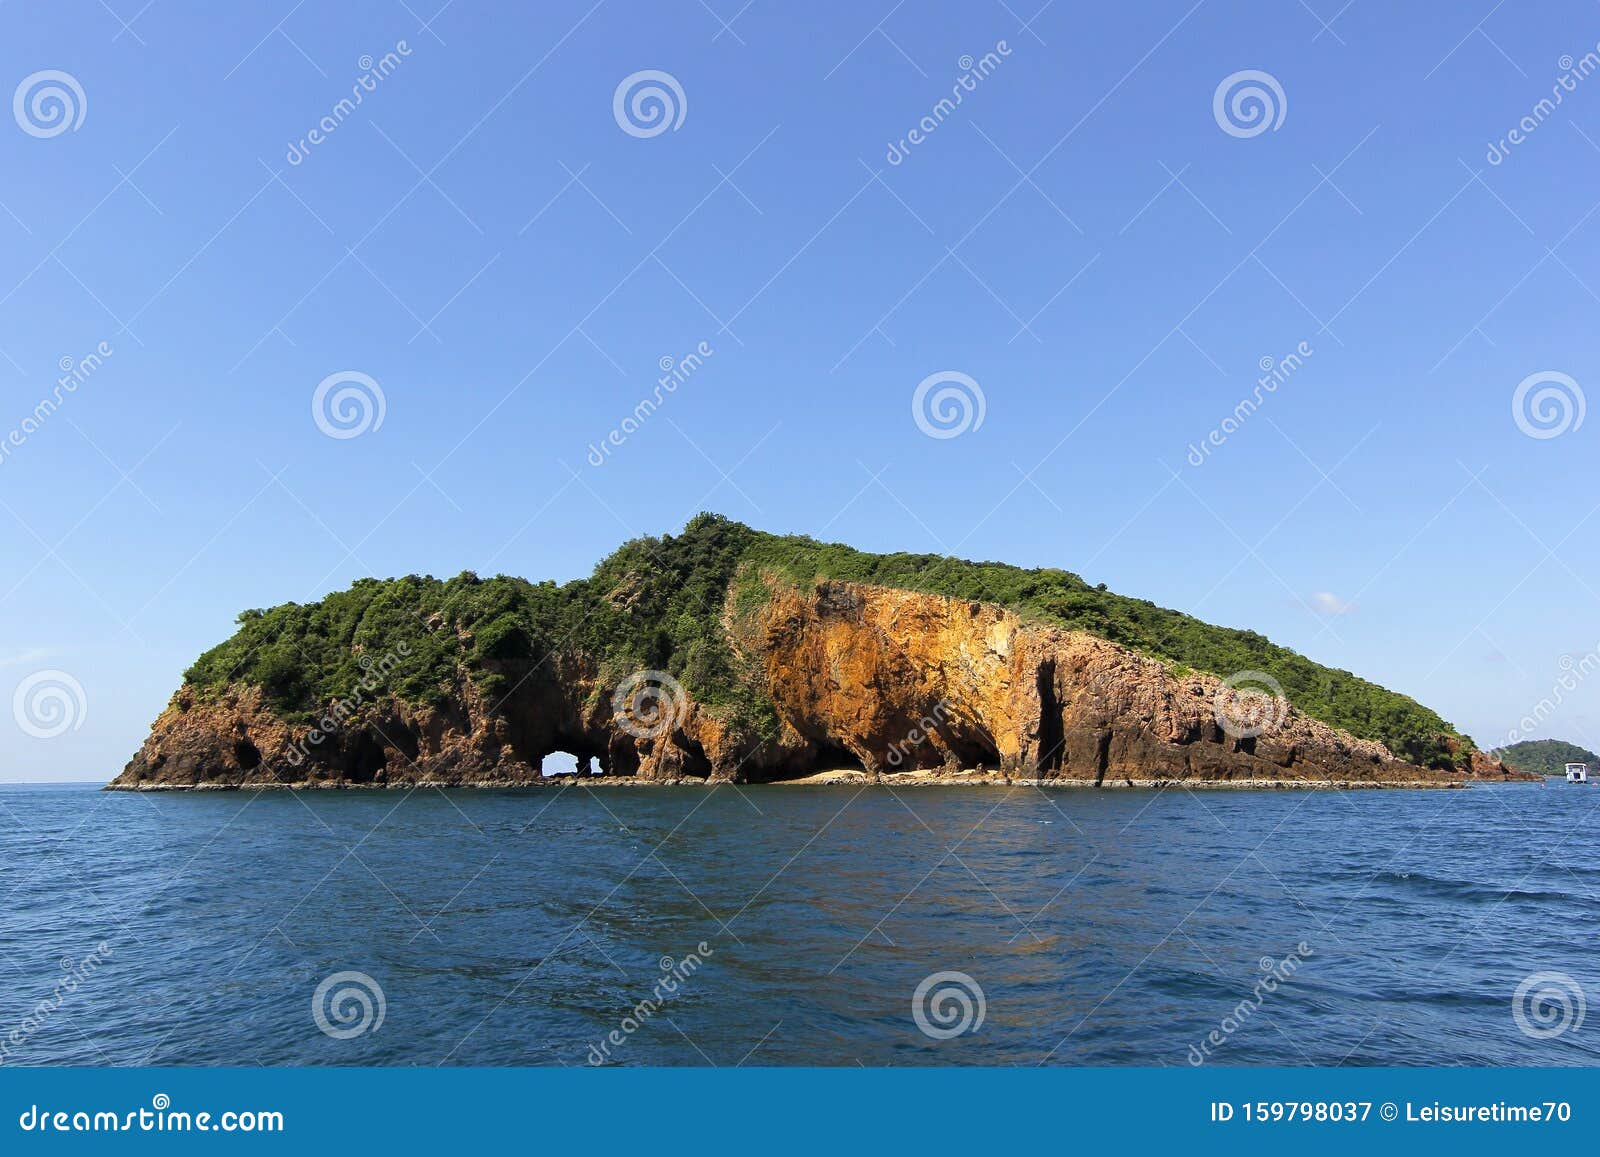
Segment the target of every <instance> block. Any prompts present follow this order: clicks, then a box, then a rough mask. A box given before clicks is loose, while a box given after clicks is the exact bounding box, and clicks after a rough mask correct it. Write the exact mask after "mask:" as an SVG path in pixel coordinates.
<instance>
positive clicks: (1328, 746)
mask: <svg viewBox="0 0 1600 1157" xmlns="http://www.w3.org/2000/svg"><path fill="white" fill-rule="evenodd" d="M739 575H740V578H739V579H738V581H730V582H728V583H727V585H726V588H725V590H724V592H723V595H722V598H721V600H720V605H718V606H716V607H713V608H710V609H709V614H710V615H711V617H712V618H714V619H715V627H716V632H717V635H718V636H719V637H720V638H721V640H723V641H725V643H726V654H725V655H724V656H722V657H721V658H720V659H719V660H718V662H720V663H721V664H722V666H721V667H719V668H718V670H719V671H721V672H722V674H721V676H719V678H720V679H721V684H717V683H716V681H715V680H712V679H711V678H710V677H709V676H702V677H699V678H696V677H694V676H693V675H692V674H691V673H692V672H693V671H695V670H698V668H697V667H696V666H695V664H694V662H693V661H690V660H686V663H687V666H686V667H685V669H684V677H682V678H679V677H678V676H675V675H673V674H671V673H670V672H669V671H668V670H655V669H645V668H639V669H635V670H619V669H618V668H617V667H616V666H615V663H614V662H612V661H611V660H610V658H608V656H607V655H606V654H604V653H595V651H594V649H593V644H592V642H591V643H585V641H584V640H583V639H582V638H581V637H579V636H580V635H581V632H580V631H577V630H575V631H574V632H573V633H572V634H571V636H569V641H567V642H564V643H563V642H560V641H557V642H556V643H555V644H554V645H551V646H548V647H545V646H538V647H527V648H524V647H523V646H522V643H521V642H520V641H519V642H518V643H517V645H515V646H511V645H501V644H500V643H499V642H497V643H496V644H495V646H496V647H497V648H498V651H497V652H493V653H492V654H499V655H500V656H501V657H488V656H485V655H484V652H483V650H482V646H481V644H482V642H483V640H482V638H481V637H479V636H480V635H481V634H482V633H483V632H485V631H488V630H489V629H490V628H489V626H488V625H487V624H485V623H484V622H483V621H482V620H479V622H478V626H477V628H476V633H475V631H474V630H473V629H463V628H462V627H461V626H459V625H457V626H455V627H454V628H452V626H451V625H450V622H449V616H448V615H444V614H440V615H436V616H433V617H431V618H430V619H428V620H426V621H425V622H424V628H425V630H426V631H427V634H428V637H429V638H430V639H431V640H433V641H434V642H437V643H438V644H439V645H440V646H442V647H444V648H445V649H446V650H447V651H453V652H454V653H456V654H457V655H458V661H457V665H456V674H455V676H454V677H453V678H452V677H450V676H449V675H446V677H445V678H444V681H443V683H442V685H441V686H442V690H441V692H440V693H439V694H436V695H433V696H432V697H431V701H428V702H416V701H408V698H407V696H406V695H404V694H402V693H400V692H398V691H395V690H393V689H392V687H391V684H392V683H394V682H395V681H396V679H397V678H398V676H399V674H400V673H401V672H404V671H405V669H406V666H407V664H408V663H409V662H414V661H420V659H419V658H418V656H417V654H416V653H415V652H416V650H417V648H413V647H411V646H407V645H405V644H399V646H400V647H401V649H402V651H403V652H404V653H399V654H395V653H390V654H386V655H381V656H380V655H379V654H378V650H379V648H378V646H377V645H376V644H377V643H378V642H380V641H381V640H378V639H369V640H365V641H361V642H354V643H351V644H350V646H351V647H353V648H354V649H355V651H356V652H357V654H358V660H357V665H356V667H355V668H354V670H361V671H365V672H366V675H364V676H363V677H362V678H360V679H358V680H356V681H355V685H354V686H353V688H352V689H351V690H350V691H349V692H347V693H345V694H342V695H340V696H338V697H337V698H327V699H324V700H323V701H322V702H319V703H316V704H314V706H313V707H312V709H311V710H310V711H309V713H307V712H305V711H298V712H297V711H291V710H287V709H286V708H285V707H284V706H283V703H282V699H283V694H282V692H281V691H280V692H277V693H276V695H277V701H275V700H274V693H273V692H272V691H271V690H270V688H271V687H272V686H273V684H272V682H271V680H270V679H267V678H265V677H264V678H263V684H256V683H252V682H250V681H248V680H243V679H232V680H227V681H223V682H221V683H220V684H215V683H213V684H211V685H203V684H201V683H199V682H197V681H191V682H190V683H189V684H186V685H185V687H183V688H182V689H180V690H179V692H178V693H177V694H176V695H175V696H174V698H173V700H172V703H171V704H170V706H169V707H168V708H167V709H166V711H164V712H163V713H162V714H161V716H160V717H159V718H158V719H157V720H156V722H155V725H154V727H153V729H152V732H151V734H150V736H149V738H148V739H147V740H146V741H145V743H144V745H143V747H142V748H141V749H140V750H139V752H138V753H137V754H136V755H135V756H134V758H133V760H132V761H131V762H130V763H129V764H128V766H127V768H126V770H125V771H124V772H123V773H122V774H121V775H120V776H119V777H118V778H117V779H116V781H115V782H114V783H113V784H112V786H113V787H117V788H160V787H242V786H251V785H265V786H271V785H279V784H305V785H313V786H343V785H389V786H394V785H405V784H416V783H432V784H448V785H490V784H506V785H510V784H538V783H542V782H546V781H544V780H543V779H542V777H541V775H540V771H539V768H540V763H541V761H542V760H543V758H544V757H545V756H546V755H548V754H550V753H551V752H554V751H567V752H571V753H572V754H574V755H576V756H577V757H578V758H579V761H580V765H582V764H584V763H586V762H587V761H588V759H589V758H590V757H593V758H595V759H596V760H597V761H598V764H599V766H600V768H601V770H602V771H603V772H604V774H605V775H606V776H609V777H632V778H633V780H634V781H636V782H638V781H651V782H672V781H682V780H691V781H713V782H717V781H726V782H747V783H758V782H770V781H775V780H783V779H790V778H794V777H797V776H802V775H805V774H807V773H810V772H813V771H816V770H818V769H825V768H855V769H859V770H860V771H862V772H864V773H866V774H867V775H869V776H878V775H882V776H885V777H888V779H889V781H890V782H893V777H894V776H896V775H904V774H905V773H913V772H916V771H918V770H919V769H939V770H940V771H941V772H943V773H945V775H946V776H948V777H951V778H957V777H959V776H960V774H961V773H962V772H963V771H965V772H967V773H969V774H968V777H969V778H973V776H972V775H971V773H972V772H973V770H974V769H983V772H984V775H983V776H981V777H978V778H989V779H1008V778H1009V779H1025V780H1040V781H1055V782H1060V783H1063V784H1065V783H1078V784H1085V785H1091V784H1092V785H1105V786H1111V785H1118V784H1126V783H1148V782H1164V781H1175V782H1182V783H1191V784H1221V783H1258V782H1275V783H1282V784H1286V785H1287V784H1305V785H1311V784H1325V783H1338V784H1350V785H1378V784H1392V783H1408V784H1419V785H1442V784H1447V783H1451V782H1459V781H1460V780H1461V779H1462V778H1463V775H1462V773H1463V772H1464V771H1467V770H1474V771H1481V772H1482V773H1483V774H1485V775H1488V774H1490V772H1491V770H1492V769H1491V768H1489V766H1488V764H1489V763H1490V762H1492V761H1487V760H1483V766H1482V767H1474V768H1470V769H1469V768H1468V767H1465V766H1463V767H1461V768H1437V767H1435V768H1424V767H1419V766H1415V765H1413V764H1410V763H1406V762H1402V761H1400V760H1398V759H1396V758H1395V756H1394V755H1393V754H1391V752H1390V750H1389V748H1387V747H1386V746H1385V745H1384V744H1382V743H1380V742H1377V741H1376V740H1373V739H1361V738H1357V737H1355V736H1354V735H1352V734H1350V733H1348V732H1346V731H1342V730H1338V729H1336V728H1334V727H1331V726H1329V725H1328V724H1326V723H1323V722H1320V721H1318V720H1316V719H1313V718H1311V717H1310V716H1308V715H1307V714H1306V713H1305V712H1304V711H1302V710H1300V709H1299V708H1298V707H1295V706H1291V705H1290V704H1289V703H1288V702H1286V701H1285V700H1284V699H1283V698H1281V697H1278V696H1276V695H1275V694H1273V693H1272V691H1271V689H1270V688H1268V689H1267V690H1265V691H1263V690H1260V689H1259V688H1253V687H1252V686H1251V684H1252V683H1256V682H1259V681H1257V680H1254V679H1247V680H1243V681H1241V680H1238V679H1235V680H1232V681H1231V682H1225V681H1224V680H1223V679H1222V678H1220V677H1218V676H1216V675H1211V674H1205V673H1201V672H1196V671H1190V670H1186V669H1184V668H1183V667H1182V666H1181V665H1178V664H1175V663H1173V662H1172V661H1170V660H1164V659H1159V658H1154V657H1150V656H1148V655H1144V654H1140V653H1138V652H1136V651H1135V650H1133V649H1131V648H1129V647H1125V646H1122V645H1119V644H1117V643H1113V642H1110V641H1108V640H1107V639H1104V638H1100V637H1097V636H1095V635H1093V634H1090V633H1087V632H1085V631H1080V630H1070V629H1066V628H1063V627H1060V626H1056V625H1051V624H1049V623H1047V622H1039V621H1036V620H1034V619H1031V618H1028V617H1025V616H1023V615H1020V614H1018V613H1016V612H1014V611H1012V610H1008V609H1006V608H1003V607H1000V606H997V605H994V604H992V603H988V602H983V601H977V600H971V599H961V598H953V597H948V596H944V595H938V594H928V593H923V592H919V591H914V590H905V589H895V588H890V587H885V586H879V585H873V584H867V583H859V582H851V581H842V580H836V579H830V578H826V577H822V578H814V579H812V580H811V581H806V582H799V581H794V580H793V579H792V578H791V577H790V576H788V575H786V574H784V573H782V572H779V571H775V570H772V569H764V568H760V567H753V566H750V565H745V566H743V567H742V568H741V569H740V571H739ZM638 594H639V592H638V590H637V589H635V588H630V586H629V584H628V582H626V581H624V582H621V583H618V584H616V585H611V586H609V587H608V589H607V590H606V592H605V595H606V598H605V604H606V605H607V606H609V607H612V608H618V607H621V608H623V609H624V611H625V610H626V608H627V607H628V605H629V600H630V599H633V598H635V597H637V596H638ZM367 613H368V614H370V613H371V612H370V611H369V612H367ZM496 621H497V620H496ZM358 634H359V632H358ZM495 638H496V639H497V640H498V639H499V638H500V636H499V635H496V636H495ZM267 645H268V644H267V642H266V641H265V640H262V641H259V642H258V643H257V644H256V647H257V649H259V648H261V647H265V646H267ZM420 646H421V644H418V647H420ZM523 650H525V651H526V652H527V653H526V654H521V653H519V651H523ZM468 655H478V656H480V657H479V658H477V659H475V660H474V661H473V662H471V663H469V662H468V661H467V656H468ZM474 666H476V667H479V668H482V670H475V669H472V668H473V667H474ZM374 673H378V674H376V675H375V674H374ZM1247 674H1249V675H1251V676H1254V675H1258V674H1263V673H1259V672H1249V673H1247ZM1265 678H1267V681H1268V682H1271V681H1272V680H1271V679H1270V677H1265ZM701 683H704V684H705V685H707V686H712V685H723V684H725V685H731V686H734V687H737V688H740V689H742V690H743V691H745V692H747V693H748V696H749V700H750V701H751V702H754V703H757V704H759V705H760V711H761V713H762V717H761V719H760V720H758V721H757V722H751V718H750V717H747V716H748V715H749V713H748V712H746V713H743V714H741V712H739V711H736V710H733V709H731V708H729V707H728V705H727V703H726V701H725V699H726V697H725V696H722V697H720V698H719V699H718V701H710V699H709V698H708V697H706V696H703V695H702V693H701V690H700V687H699V686H698V685H697V684H701ZM1473 754H1475V753H1473ZM1479 758H1480V759H1482V757H1481V756H1480V757H1479ZM916 778H919V779H925V778H926V776H920V777H916Z"/></svg>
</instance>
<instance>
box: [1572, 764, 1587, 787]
mask: <svg viewBox="0 0 1600 1157" xmlns="http://www.w3.org/2000/svg"><path fill="white" fill-rule="evenodd" d="M1567 782H1568V783H1588V782H1589V765H1588V764H1587V763H1569V764H1567Z"/></svg>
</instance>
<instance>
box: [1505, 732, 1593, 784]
mask: <svg viewBox="0 0 1600 1157" xmlns="http://www.w3.org/2000/svg"><path fill="white" fill-rule="evenodd" d="M1493 754H1494V755H1496V756H1498V757H1499V759H1500V761H1501V762H1502V763H1504V764H1505V765H1506V766H1507V767H1509V768H1511V769H1513V770H1514V771H1531V772H1535V773H1537V774H1539V775H1561V774H1563V773H1565V771H1566V770H1567V764H1569V763H1587V764H1588V765H1589V766H1590V767H1591V768H1594V769H1596V770H1600V755H1596V754H1595V753H1594V752H1592V751H1590V750H1589V749H1588V748H1586V747H1579V746H1578V745H1577V744H1576V743H1568V742H1566V741H1565V740H1561V739H1525V740H1523V741H1522V742H1521V743H1513V744H1511V745H1510V746H1508V747H1502V748H1499V749H1498V750H1496V751H1495V752H1494V753H1493Z"/></svg>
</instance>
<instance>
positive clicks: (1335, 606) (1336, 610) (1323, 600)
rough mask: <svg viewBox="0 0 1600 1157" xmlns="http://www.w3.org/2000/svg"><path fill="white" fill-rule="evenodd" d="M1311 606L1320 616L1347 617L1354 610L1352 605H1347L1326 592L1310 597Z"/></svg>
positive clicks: (1334, 595)
mask: <svg viewBox="0 0 1600 1157" xmlns="http://www.w3.org/2000/svg"><path fill="white" fill-rule="evenodd" d="M1311 606H1312V608H1313V609H1314V610H1315V611H1316V612H1317V613H1318V614H1320V615H1348V614H1349V613H1350V612H1351V611H1353V610H1355V609H1356V605H1355V604H1354V603H1347V602H1345V601H1344V600H1343V599H1341V598H1340V597H1339V596H1338V595H1336V594H1330V593H1329V592H1328V591H1318V592H1317V593H1316V594H1314V595H1312V596H1311Z"/></svg>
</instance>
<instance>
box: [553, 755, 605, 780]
mask: <svg viewBox="0 0 1600 1157" xmlns="http://www.w3.org/2000/svg"><path fill="white" fill-rule="evenodd" d="M539 774H540V775H542V776H544V777H545V778H546V779H548V778H550V777H551V776H558V775H599V774H600V761H599V760H598V759H596V758H595V757H594V756H592V755H591V756H589V757H588V758H586V759H582V760H580V759H579V758H578V757H577V756H576V755H574V754H573V753H572V752H570V751H552V752H551V753H550V754H549V755H547V756H545V757H544V759H543V760H542V761H541V762H540V764H539Z"/></svg>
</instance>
